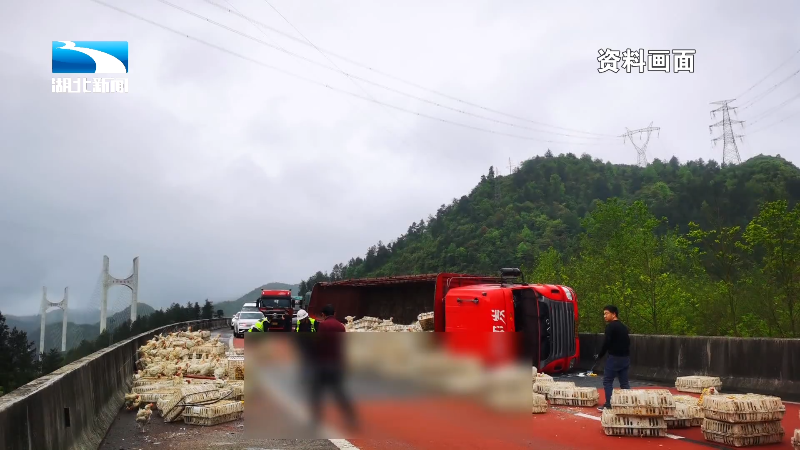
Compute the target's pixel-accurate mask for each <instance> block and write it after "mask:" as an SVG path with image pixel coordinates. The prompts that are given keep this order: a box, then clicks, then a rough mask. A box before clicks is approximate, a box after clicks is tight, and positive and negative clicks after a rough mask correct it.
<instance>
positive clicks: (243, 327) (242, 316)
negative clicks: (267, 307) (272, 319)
mask: <svg viewBox="0 0 800 450" xmlns="http://www.w3.org/2000/svg"><path fill="white" fill-rule="evenodd" d="M263 318H264V313H262V312H261V311H241V312H239V318H238V319H237V320H236V324H235V325H234V327H233V335H234V336H235V337H244V333H245V332H246V331H247V330H249V329H250V328H251V327H252V326H253V325H255V323H256V322H257V321H259V320H261V319H263Z"/></svg>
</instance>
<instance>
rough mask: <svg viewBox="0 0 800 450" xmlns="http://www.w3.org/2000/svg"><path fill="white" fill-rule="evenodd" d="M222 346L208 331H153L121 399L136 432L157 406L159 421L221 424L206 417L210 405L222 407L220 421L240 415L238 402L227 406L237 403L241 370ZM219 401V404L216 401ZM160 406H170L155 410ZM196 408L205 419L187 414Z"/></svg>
mask: <svg viewBox="0 0 800 450" xmlns="http://www.w3.org/2000/svg"><path fill="white" fill-rule="evenodd" d="M226 350H227V345H226V344H224V343H222V342H219V337H213V338H212V337H211V332H209V331H196V332H192V331H191V330H187V331H179V332H175V333H170V334H167V335H163V334H159V335H157V336H155V337H153V339H150V340H149V341H147V343H146V344H145V345H143V346H142V347H140V348H139V352H138V357H139V359H138V360H137V361H136V369H137V372H136V373H135V374H134V381H133V389H132V392H131V393H130V394H126V395H125V398H124V403H125V407H126V409H127V410H129V411H137V414H136V423H137V424H138V425H139V427H140V428H141V429H142V431H144V427H145V426H146V425H147V424H148V423H149V422H150V417H151V415H152V411H153V410H159V412H160V413H161V416H162V417H164V421H165V422H174V421H177V420H180V419H184V421H185V422H186V423H194V424H208V425H210V424H216V423H221V422H219V421H211V419H213V418H214V417H215V416H216V415H217V414H216V413H215V407H216V406H225V408H224V409H225V414H226V416H225V419H228V418H230V420H235V419H237V418H239V417H241V412H243V410H244V406H243V405H231V404H232V403H242V400H243V398H244V380H243V374H241V373H240V372H239V371H237V370H236V369H240V367H239V366H241V364H231V363H230V360H231V359H235V360H237V362H241V361H238V360H239V359H242V357H241V356H240V355H235V354H233V352H231V353H227V354H226ZM187 389H188V390H187ZM189 391H192V392H191V395H190V392H189ZM194 391H197V392H194ZM221 401H224V402H225V405H216V403H219V402H221ZM163 405H170V407H169V410H170V411H161V410H162V407H163ZM197 407H202V411H201V413H202V414H203V415H205V417H206V418H207V419H209V420H206V421H205V422H203V421H202V420H199V419H198V418H197V417H190V416H191V415H192V414H193V413H192V411H194V409H197ZM140 408H142V409H140ZM193 408H194V409H193ZM220 414H221V412H220ZM194 415H195V416H196V414H194ZM225 421H228V420H225Z"/></svg>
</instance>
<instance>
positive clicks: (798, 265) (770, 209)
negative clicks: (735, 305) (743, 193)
mask: <svg viewBox="0 0 800 450" xmlns="http://www.w3.org/2000/svg"><path fill="white" fill-rule="evenodd" d="M744 238H745V240H746V241H747V245H746V246H745V248H747V249H748V250H749V251H751V252H752V251H753V250H754V248H758V249H759V250H761V252H762V254H763V256H762V269H761V271H762V273H763V274H764V275H765V276H766V279H767V280H769V282H771V283H773V285H774V286H775V288H776V291H777V292H776V294H777V295H778V298H779V299H780V301H781V303H780V307H779V309H778V315H779V326H781V328H782V329H784V330H788V333H787V334H788V335H789V336H791V337H798V332H799V331H800V330H798V324H797V322H798V319H799V317H798V311H797V310H798V298H797V297H798V294H800V208H798V207H797V206H795V207H794V208H793V209H792V210H789V207H788V204H787V202H786V201H785V200H779V201H775V202H770V203H766V204H765V205H764V206H763V207H762V208H761V211H760V212H759V214H758V216H757V217H756V218H755V219H753V221H752V222H751V223H750V224H749V225H748V226H747V230H746V231H745V233H744Z"/></svg>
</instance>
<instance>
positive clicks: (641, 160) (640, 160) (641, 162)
mask: <svg viewBox="0 0 800 450" xmlns="http://www.w3.org/2000/svg"><path fill="white" fill-rule="evenodd" d="M660 130H661V128H660V127H654V126H653V122H650V125H648V126H647V128H640V129H638V130H629V129H628V128H625V131H627V133H625V134H623V135H622V136H620V137H621V138H623V142H625V141H624V139H625V138H630V139H631V144H633V147H634V148H635V149H636V152H637V153H638V157H637V159H636V164H637V165H638V166H641V167H646V166H647V144H648V143H649V142H650V134H651V133H652V132H653V131H658V133H659V135H661V131H660ZM641 133H647V139H645V141H644V144H642V146H641V147H640V146H638V145H636V142H634V141H633V135H634V134H639V140H642V135H641Z"/></svg>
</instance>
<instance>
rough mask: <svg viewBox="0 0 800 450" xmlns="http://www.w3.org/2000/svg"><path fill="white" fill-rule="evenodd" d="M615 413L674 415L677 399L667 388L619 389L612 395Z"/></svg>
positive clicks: (649, 415) (647, 415)
mask: <svg viewBox="0 0 800 450" xmlns="http://www.w3.org/2000/svg"><path fill="white" fill-rule="evenodd" d="M611 409H612V411H613V412H614V414H617V415H626V416H639V417H658V416H661V417H664V416H667V417H672V416H674V415H675V400H673V399H672V393H671V392H669V391H668V390H666V389H617V390H615V391H614V393H613V394H612V395H611Z"/></svg>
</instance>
